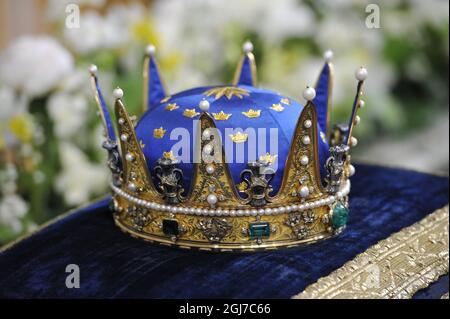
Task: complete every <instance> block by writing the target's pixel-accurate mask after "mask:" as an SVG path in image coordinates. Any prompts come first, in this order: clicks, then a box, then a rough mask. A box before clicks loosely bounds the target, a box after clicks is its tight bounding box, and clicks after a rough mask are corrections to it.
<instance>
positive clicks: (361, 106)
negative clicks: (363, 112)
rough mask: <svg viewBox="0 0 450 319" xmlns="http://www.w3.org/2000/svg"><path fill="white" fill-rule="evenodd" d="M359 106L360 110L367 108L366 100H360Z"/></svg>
mask: <svg viewBox="0 0 450 319" xmlns="http://www.w3.org/2000/svg"><path fill="white" fill-rule="evenodd" d="M358 105H359V107H360V108H363V107H364V106H366V102H365V101H364V100H359V103H358Z"/></svg>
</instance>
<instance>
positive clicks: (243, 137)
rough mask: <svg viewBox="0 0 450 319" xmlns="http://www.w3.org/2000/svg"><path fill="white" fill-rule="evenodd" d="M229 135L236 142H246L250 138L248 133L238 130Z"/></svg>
mask: <svg viewBox="0 0 450 319" xmlns="http://www.w3.org/2000/svg"><path fill="white" fill-rule="evenodd" d="M228 136H229V137H230V138H231V140H232V141H233V142H235V143H244V142H246V141H247V139H248V134H246V133H242V132H237V133H236V134H230V135H228Z"/></svg>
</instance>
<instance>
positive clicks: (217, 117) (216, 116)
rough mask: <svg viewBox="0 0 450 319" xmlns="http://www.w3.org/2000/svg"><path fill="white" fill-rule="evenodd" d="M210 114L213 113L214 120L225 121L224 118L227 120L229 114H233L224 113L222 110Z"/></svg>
mask: <svg viewBox="0 0 450 319" xmlns="http://www.w3.org/2000/svg"><path fill="white" fill-rule="evenodd" d="M212 115H213V117H214V119H215V120H218V121H225V120H228V119H229V118H230V117H231V115H233V114H231V113H224V112H223V111H220V113H213V114H212Z"/></svg>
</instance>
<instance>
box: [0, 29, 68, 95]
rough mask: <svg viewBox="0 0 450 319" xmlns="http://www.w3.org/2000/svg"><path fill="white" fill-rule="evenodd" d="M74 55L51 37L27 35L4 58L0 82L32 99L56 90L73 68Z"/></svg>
mask: <svg viewBox="0 0 450 319" xmlns="http://www.w3.org/2000/svg"><path fill="white" fill-rule="evenodd" d="M73 65H74V63H73V58H72V55H71V54H70V53H69V51H67V50H66V49H65V48H64V47H62V46H61V45H60V44H59V43H58V42H57V41H56V40H55V39H53V38H51V37H48V36H37V37H33V36H24V37H21V38H19V39H18V40H16V41H15V42H14V43H13V44H12V45H11V46H10V47H8V48H7V49H6V50H5V52H4V53H3V54H2V55H1V56H0V80H1V81H3V82H4V83H5V84H7V85H9V86H11V87H13V88H15V89H17V90H21V91H23V92H24V93H25V94H27V95H29V96H32V97H34V96H41V95H44V94H46V93H48V92H49V91H50V90H52V89H54V88H55V87H56V86H57V85H58V84H59V82H60V81H61V80H62V79H63V78H64V77H65V76H66V75H67V74H69V73H70V72H71V71H72V69H73Z"/></svg>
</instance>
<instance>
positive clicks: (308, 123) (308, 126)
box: [303, 120, 312, 128]
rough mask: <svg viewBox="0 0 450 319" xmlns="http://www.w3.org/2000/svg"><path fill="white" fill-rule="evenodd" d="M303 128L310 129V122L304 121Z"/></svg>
mask: <svg viewBox="0 0 450 319" xmlns="http://www.w3.org/2000/svg"><path fill="white" fill-rule="evenodd" d="M303 126H305V128H310V127H311V126H312V122H311V120H306V121H305V122H304V123H303Z"/></svg>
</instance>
